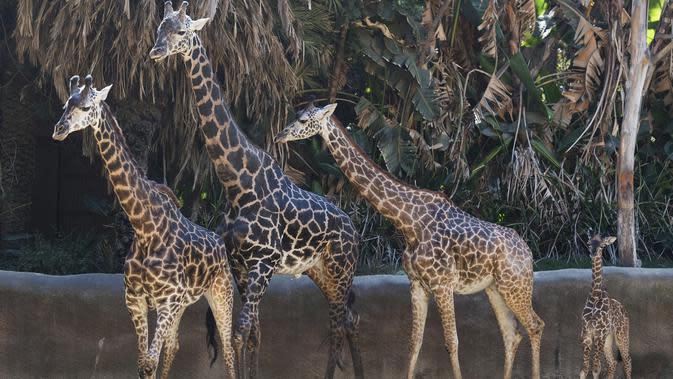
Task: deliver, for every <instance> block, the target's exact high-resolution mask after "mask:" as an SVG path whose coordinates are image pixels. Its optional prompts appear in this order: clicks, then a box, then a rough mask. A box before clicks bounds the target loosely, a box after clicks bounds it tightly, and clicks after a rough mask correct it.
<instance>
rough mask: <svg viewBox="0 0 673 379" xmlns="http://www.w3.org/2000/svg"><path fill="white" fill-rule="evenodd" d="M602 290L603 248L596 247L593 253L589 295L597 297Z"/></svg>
mask: <svg viewBox="0 0 673 379" xmlns="http://www.w3.org/2000/svg"><path fill="white" fill-rule="evenodd" d="M602 290H603V248H602V247H598V248H597V250H596V252H595V253H594V257H593V262H592V266H591V293H592V295H599V294H600V293H601V291H602Z"/></svg>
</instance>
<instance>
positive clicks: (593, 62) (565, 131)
mask: <svg viewBox="0 0 673 379" xmlns="http://www.w3.org/2000/svg"><path fill="white" fill-rule="evenodd" d="M17 2H18V11H17V26H16V30H15V32H14V37H15V39H16V45H17V48H16V50H17V54H18V56H19V57H21V58H27V59H28V62H30V63H31V64H33V65H35V66H37V67H38V68H39V69H40V72H41V75H42V76H41V77H40V78H39V79H38V80H39V81H40V83H41V84H42V86H43V87H45V88H51V86H53V88H55V89H56V94H57V95H58V96H59V97H60V98H62V99H63V98H64V97H65V95H66V91H65V84H66V82H65V78H66V77H67V76H68V75H70V74H72V73H81V71H82V70H88V71H90V72H93V73H94V77H95V78H99V80H103V79H104V80H105V81H106V82H110V83H115V86H116V87H115V91H114V92H115V94H114V95H115V96H116V98H117V100H118V101H119V102H131V101H137V100H138V99H143V101H146V102H151V103H155V104H156V106H157V107H159V108H160V109H164V110H168V112H163V113H162V114H163V115H164V116H163V117H162V118H161V122H162V123H163V124H166V126H165V127H162V128H160V131H159V136H158V138H156V139H155V140H156V142H155V146H152V149H150V151H154V158H153V160H152V161H153V163H152V165H154V166H155V167H159V168H160V169H159V171H160V172H161V175H163V177H164V178H166V180H167V181H168V183H169V184H170V185H172V186H174V187H177V188H178V192H179V193H180V194H181V196H182V197H183V200H185V209H186V210H187V212H190V213H188V214H191V216H192V217H193V218H195V219H198V220H199V221H200V222H202V223H204V224H206V225H208V226H210V227H213V228H214V227H215V226H216V225H217V223H218V220H219V210H221V209H222V207H223V206H226V204H224V200H223V197H222V194H221V191H220V190H219V186H217V185H216V184H213V183H214V182H213V180H212V176H211V175H210V165H209V164H208V161H207V159H206V156H205V155H204V149H203V147H202V144H201V143H200V140H199V136H198V134H197V133H196V124H195V123H196V117H195V115H194V109H195V107H194V104H193V101H194V100H193V97H192V95H191V92H190V91H189V88H188V87H187V83H185V81H184V80H183V78H184V77H185V75H181V74H179V73H177V74H176V73H175V72H174V71H176V70H178V71H180V70H182V65H180V64H178V63H179V62H176V61H175V60H170V61H168V62H167V63H165V64H164V65H163V66H157V65H156V64H154V63H153V62H150V61H149V60H148V59H147V52H148V51H149V49H150V47H151V45H152V42H153V38H154V31H155V29H156V26H157V23H158V21H159V19H160V9H161V7H160V3H161V1H154V0H141V1H136V2H129V1H123V2H122V1H109V0H103V1H99V0H96V1H94V0H81V1H78V2H66V1H53V0H18V1H17ZM649 4H650V10H649V11H650V12H649V14H650V18H649V22H650V23H649V28H650V31H649V37H650V41H649V42H650V47H651V52H652V60H653V62H654V65H655V66H654V67H655V69H654V70H653V73H652V75H651V76H650V77H649V78H648V83H646V90H647V97H646V101H645V103H644V108H643V113H642V117H641V126H640V131H639V135H638V148H637V156H636V165H637V167H636V210H637V213H636V215H637V225H638V229H639V234H638V235H639V236H640V240H639V241H638V246H639V248H640V249H641V250H642V251H643V252H645V253H646V254H648V255H650V254H651V255H661V254H668V255H671V253H673V251H672V250H671V246H673V226H672V223H671V220H672V218H671V216H672V214H673V206H672V205H671V200H672V196H673V195H672V194H673V192H671V189H672V186H673V179H671V178H673V175H671V173H672V171H671V164H672V163H673V138H672V137H673V123H671V122H670V121H669V118H668V115H669V114H670V111H671V107H673V66H672V64H673V54H672V53H671V43H670V30H671V27H672V25H671V20H672V18H671V17H672V16H673V10H672V8H673V6H671V3H670V2H666V1H663V0H650V2H649ZM629 9H630V2H629V1H623V0H595V1H593V0H592V1H589V0H429V1H420V0H390V1H357V2H355V1H340V0H292V1H290V0H279V1H271V0H260V1H256V2H249V1H244V0H231V1H213V0H210V1H196V0H195V1H192V5H191V13H193V14H196V15H199V16H207V17H211V18H212V22H211V24H210V25H209V26H208V27H207V28H206V30H205V35H204V40H205V41H206V44H207V49H208V52H209V55H210V57H211V59H212V60H213V61H214V63H215V67H216V68H217V71H218V73H219V75H220V79H221V81H222V82H223V84H224V88H225V91H226V96H227V98H228V99H230V102H231V103H232V106H233V108H234V110H235V113H236V114H237V117H238V119H239V120H241V121H242V122H243V124H244V129H245V130H246V132H247V133H248V134H249V135H250V136H251V137H252V138H253V139H254V140H255V141H256V142H257V143H259V144H260V145H261V146H262V147H264V148H266V149H269V150H270V151H272V152H273V153H274V154H275V155H276V156H277V157H278V158H279V160H280V161H281V162H283V163H285V167H286V172H287V173H288V174H290V175H291V176H292V177H293V178H294V179H295V180H297V181H298V182H300V183H301V184H303V185H304V186H306V187H307V188H309V189H312V190H313V191H316V192H320V193H324V194H326V195H327V196H331V197H333V198H336V199H338V201H340V203H341V205H342V206H343V207H344V209H346V210H348V211H349V213H350V214H351V215H352V217H353V219H354V220H355V221H356V223H357V224H358V225H359V227H360V228H361V231H362V233H363V235H364V237H365V238H364V240H365V249H364V250H365V254H363V255H364V257H363V259H364V260H365V261H366V262H367V263H369V264H371V265H388V264H393V265H395V264H397V263H398V262H397V259H398V258H397V257H398V256H399V255H398V254H399V252H400V251H401V246H402V240H401V238H400V237H399V236H398V235H396V234H395V232H394V229H393V228H392V226H391V225H390V224H389V223H387V222H386V221H385V220H383V219H381V218H380V217H379V216H378V215H377V214H376V212H375V211H374V210H373V209H372V208H371V207H369V206H368V205H367V204H366V203H365V202H363V201H362V200H360V199H358V198H357V197H356V196H355V195H354V194H353V193H352V191H350V190H349V186H348V183H347V182H346V180H345V178H344V177H343V176H342V174H341V173H340V172H339V170H338V169H337V168H336V166H335V165H334V162H333V160H332V159H331V157H330V155H329V153H328V152H326V151H325V150H324V149H323V147H322V145H321V143H320V141H319V140H317V139H315V140H310V141H304V142H300V143H296V144H292V145H291V148H290V150H289V151H288V150H285V148H280V147H277V146H273V145H272V144H271V143H270V142H269V141H271V139H270V136H272V135H273V134H274V133H275V132H277V131H278V130H279V129H280V128H282V127H283V126H284V124H285V123H286V122H287V120H288V119H290V118H292V117H293V110H294V109H296V108H300V107H302V106H304V105H306V104H307V103H308V102H310V101H318V102H325V101H337V102H338V103H339V104H340V106H339V108H338V109H337V115H338V117H339V118H340V119H341V120H342V121H343V122H344V123H345V124H347V125H348V126H349V127H350V128H351V131H352V133H353V135H354V137H355V138H356V140H357V141H358V143H360V144H361V146H362V147H363V149H364V151H365V152H367V153H368V154H370V155H371V156H372V157H374V158H375V160H376V161H377V162H378V163H380V164H381V165H383V166H385V167H386V168H387V169H388V170H389V171H390V172H392V173H393V174H394V175H396V176H397V177H399V178H401V179H402V180H405V181H407V182H409V183H412V184H414V185H417V186H419V187H424V188H430V189H434V190H438V191H444V192H446V193H447V194H448V195H450V196H451V197H452V198H453V200H454V201H455V202H456V203H457V204H458V205H459V206H461V207H462V208H464V209H466V210H467V211H469V212H471V213H473V214H475V215H476V216H478V217H481V218H484V219H486V220H489V221H493V222H498V223H501V224H504V225H509V226H512V227H514V228H515V229H517V230H518V231H519V232H520V233H522V234H523V235H524V237H525V239H526V240H527V241H528V242H529V244H530V245H531V247H532V248H533V250H534V252H535V253H536V256H537V257H563V258H571V257H573V256H576V255H577V254H584V253H583V251H584V249H583V247H582V246H583V242H582V241H583V240H585V239H586V238H585V236H586V232H587V231H588V230H594V231H598V230H600V231H602V232H605V233H615V231H616V212H617V209H616V191H617V186H616V175H615V168H616V164H617V159H618V156H619V152H618V147H619V138H620V122H621V119H622V117H623V109H624V102H625V92H624V88H625V84H626V80H627V79H628V78H627V75H626V73H627V71H626V67H627V65H628V59H629V57H628V43H629V38H628V35H629V23H630V14H629V11H628V10H629ZM62 99H61V100H62ZM168 125H171V126H168ZM249 125H256V126H255V127H251V126H249ZM391 235H392V236H393V237H392V238H391V237H390V236H391Z"/></svg>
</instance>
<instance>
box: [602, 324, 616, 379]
mask: <svg viewBox="0 0 673 379" xmlns="http://www.w3.org/2000/svg"><path fill="white" fill-rule="evenodd" d="M613 344H614V337H613V335H612V333H608V336H607V338H606V339H605V342H604V343H603V353H604V355H605V362H606V363H607V375H606V378H607V379H613V378H614V377H615V370H616V367H617V360H616V359H615V356H614V353H613V351H612V345H613Z"/></svg>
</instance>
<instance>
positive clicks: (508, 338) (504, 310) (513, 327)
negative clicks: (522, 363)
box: [486, 286, 522, 379]
mask: <svg viewBox="0 0 673 379" xmlns="http://www.w3.org/2000/svg"><path fill="white" fill-rule="evenodd" d="M486 295H487V296H488V300H489V301H490V303H491V307H492V308H493V311H494V312H495V317H496V319H497V320H498V325H499V326H500V331H501V332H502V338H503V342H504V344H505V370H504V374H503V378H504V379H510V378H511V377H512V367H513V364H514V357H515V356H516V351H517V348H518V347H519V343H520V342H521V339H522V337H521V333H519V331H518V330H517V322H516V316H515V315H514V313H513V312H512V311H511V310H510V309H509V308H508V307H507V304H505V301H504V300H503V298H502V296H501V295H500V294H499V293H498V290H497V289H495V288H494V286H491V287H488V288H486Z"/></svg>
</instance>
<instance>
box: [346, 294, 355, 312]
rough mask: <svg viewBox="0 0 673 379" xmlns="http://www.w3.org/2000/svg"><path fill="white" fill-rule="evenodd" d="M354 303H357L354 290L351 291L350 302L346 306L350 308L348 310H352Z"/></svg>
mask: <svg viewBox="0 0 673 379" xmlns="http://www.w3.org/2000/svg"><path fill="white" fill-rule="evenodd" d="M353 303H355V292H353V290H351V291H350V292H349V293H348V300H346V306H348V308H350V307H351V306H353Z"/></svg>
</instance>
